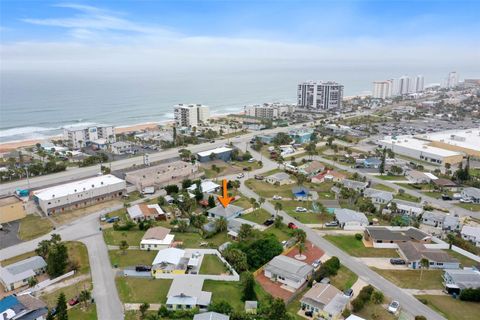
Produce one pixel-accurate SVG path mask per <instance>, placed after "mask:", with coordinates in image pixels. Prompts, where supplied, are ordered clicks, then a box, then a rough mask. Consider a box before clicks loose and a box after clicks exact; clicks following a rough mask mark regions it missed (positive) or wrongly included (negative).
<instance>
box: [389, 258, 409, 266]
mask: <svg viewBox="0 0 480 320" xmlns="http://www.w3.org/2000/svg"><path fill="white" fill-rule="evenodd" d="M390 263H391V264H398V265H403V264H405V263H406V262H405V260H403V259H399V258H392V259H390Z"/></svg>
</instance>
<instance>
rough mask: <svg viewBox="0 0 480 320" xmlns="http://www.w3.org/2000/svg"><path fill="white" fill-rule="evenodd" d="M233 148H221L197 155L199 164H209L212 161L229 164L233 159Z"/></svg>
mask: <svg viewBox="0 0 480 320" xmlns="http://www.w3.org/2000/svg"><path fill="white" fill-rule="evenodd" d="M232 151H233V149H232V148H227V147H221V148H216V149H212V150H207V151H202V152H199V153H197V159H198V161H199V162H209V161H212V160H223V161H225V162H228V161H230V160H231V159H232Z"/></svg>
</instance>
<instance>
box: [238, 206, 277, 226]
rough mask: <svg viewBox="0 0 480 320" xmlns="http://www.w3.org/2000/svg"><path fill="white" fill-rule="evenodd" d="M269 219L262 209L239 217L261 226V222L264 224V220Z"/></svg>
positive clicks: (268, 215) (267, 213)
mask: <svg viewBox="0 0 480 320" xmlns="http://www.w3.org/2000/svg"><path fill="white" fill-rule="evenodd" d="M270 217H271V214H270V213H269V212H268V211H267V210H265V209H262V208H260V209H257V210H255V211H253V212H251V213H248V214H245V215H242V216H241V218H242V219H245V220H248V221H252V222H256V223H258V224H262V223H263V222H265V220H267V219H270Z"/></svg>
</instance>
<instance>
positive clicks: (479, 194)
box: [462, 187, 480, 203]
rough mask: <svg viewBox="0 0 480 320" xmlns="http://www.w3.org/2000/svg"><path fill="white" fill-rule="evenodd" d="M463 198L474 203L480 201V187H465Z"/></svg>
mask: <svg viewBox="0 0 480 320" xmlns="http://www.w3.org/2000/svg"><path fill="white" fill-rule="evenodd" d="M462 199H464V200H470V201H472V202H473V203H480V189H478V188H472V187H468V188H464V189H463V190H462Z"/></svg>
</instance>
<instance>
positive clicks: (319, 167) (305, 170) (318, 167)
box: [298, 161, 325, 177]
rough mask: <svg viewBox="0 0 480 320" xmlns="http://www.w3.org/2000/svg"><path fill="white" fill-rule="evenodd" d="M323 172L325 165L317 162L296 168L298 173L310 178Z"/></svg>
mask: <svg viewBox="0 0 480 320" xmlns="http://www.w3.org/2000/svg"><path fill="white" fill-rule="evenodd" d="M323 170H325V165H323V163H321V162H318V161H311V162H307V163H305V164H304V165H301V166H300V167H299V168H298V172H299V173H301V174H303V175H305V176H307V177H312V176H314V175H316V174H317V173H319V172H322V171H323Z"/></svg>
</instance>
